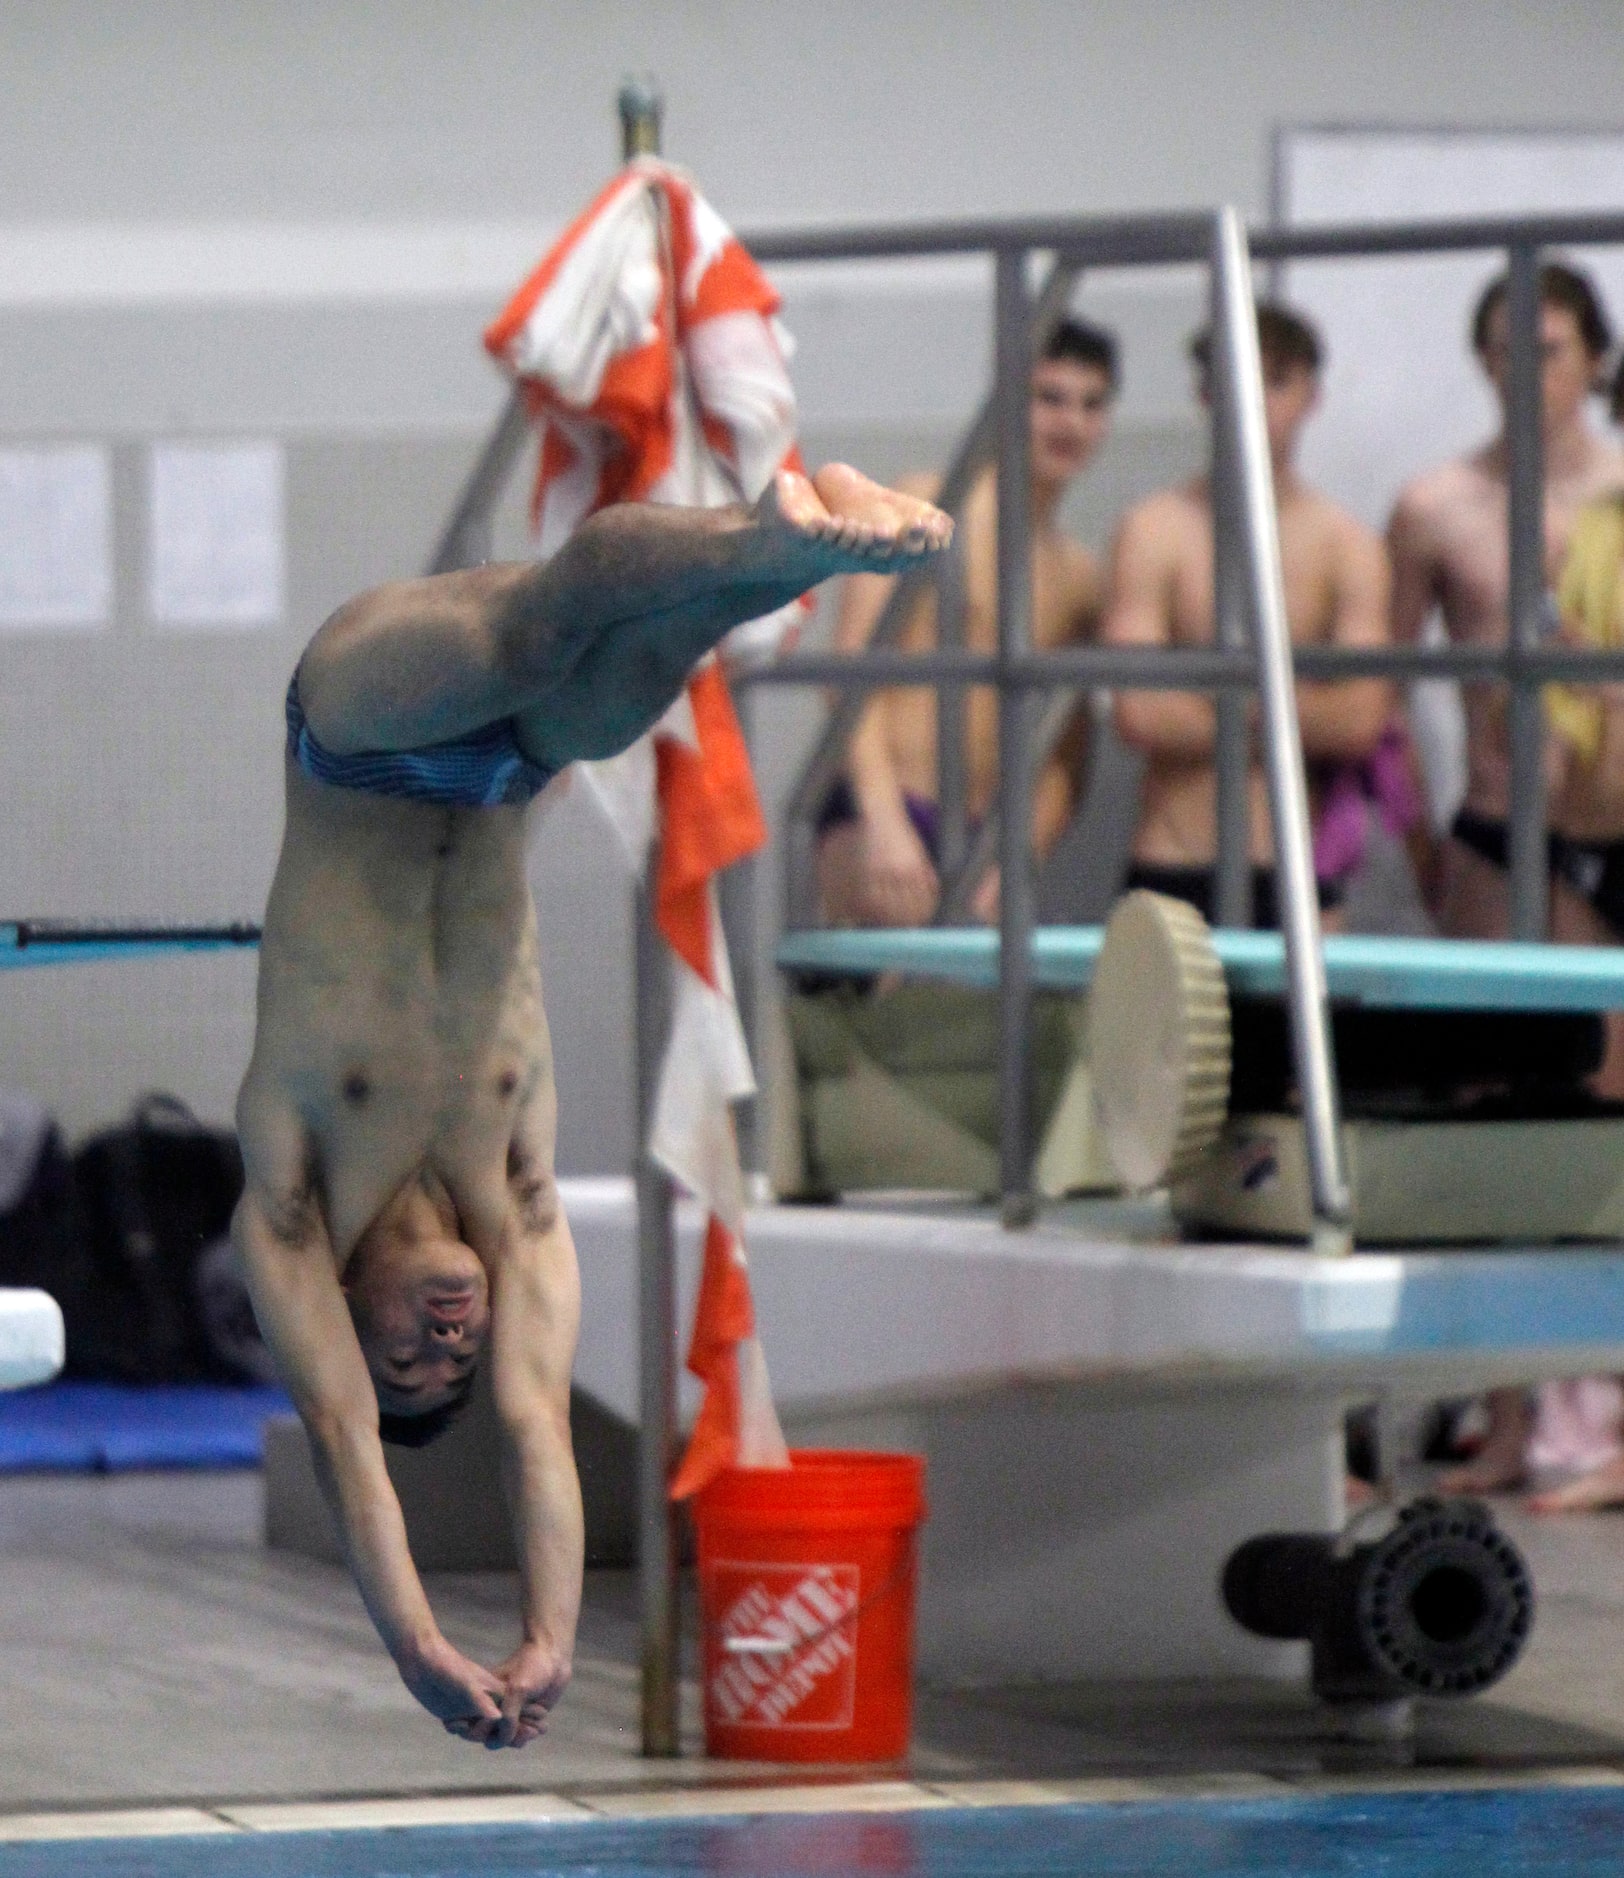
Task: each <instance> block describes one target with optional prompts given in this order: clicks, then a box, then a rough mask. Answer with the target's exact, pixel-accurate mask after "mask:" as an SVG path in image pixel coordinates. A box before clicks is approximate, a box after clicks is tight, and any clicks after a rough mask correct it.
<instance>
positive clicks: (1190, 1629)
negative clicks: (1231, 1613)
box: [562, 1180, 1624, 1679]
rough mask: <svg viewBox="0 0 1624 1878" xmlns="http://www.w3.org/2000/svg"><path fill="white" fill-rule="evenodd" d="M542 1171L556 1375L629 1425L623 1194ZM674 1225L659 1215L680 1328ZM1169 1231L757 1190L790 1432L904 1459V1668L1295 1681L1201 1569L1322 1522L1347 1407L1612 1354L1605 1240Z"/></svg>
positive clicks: (1548, 1370) (1618, 1297)
mask: <svg viewBox="0 0 1624 1878" xmlns="http://www.w3.org/2000/svg"><path fill="white" fill-rule="evenodd" d="M562 1188H563V1196H564V1203H565V1208H566V1211H567V1213H568V1216H569V1219H570V1222H571V1225H572V1227H573V1229H574V1233H575V1238H576V1242H577V1245H578V1246H579V1249H580V1258H581V1274H582V1287H583V1302H584V1311H583V1324H582V1335H581V1349H580V1356H579V1359H578V1362H577V1364H576V1372H575V1373H576V1380H577V1382H578V1383H579V1384H580V1385H581V1386H582V1387H583V1388H585V1389H587V1390H588V1391H589V1392H590V1393H592V1394H593V1395H594V1396H596V1397H597V1398H598V1399H599V1400H600V1401H602V1402H603V1403H604V1404H605V1405H606V1406H608V1407H610V1408H611V1409H613V1410H615V1411H616V1412H617V1413H619V1414H621V1415H623V1416H625V1417H626V1418H627V1419H628V1420H633V1421H635V1420H636V1417H637V1359H636V1341H637V1321H636V1259H637V1253H636V1214H635V1205H634V1201H633V1196H632V1189H631V1185H630V1183H629V1182H628V1181H625V1180H565V1181H564V1182H563V1183H562ZM698 1231H699V1221H698V1218H697V1216H695V1215H693V1214H692V1212H691V1210H690V1209H688V1208H686V1207H681V1208H679V1210H678V1247H679V1279H680V1283H679V1298H680V1315H679V1323H680V1324H681V1325H682V1326H683V1328H684V1332H685V1331H686V1326H687V1324H688V1322H689V1321H690V1318H691V1312H692V1304H693V1294H694V1287H695V1283H696V1279H697V1272H698V1263H699V1244H698ZM1171 1231H1172V1229H1171V1226H1170V1225H1169V1224H1168V1223H1167V1222H1166V1216H1165V1215H1163V1214H1161V1213H1160V1212H1159V1211H1158V1210H1157V1209H1156V1208H1155V1207H1154V1206H1152V1205H1144V1204H1139V1203H1131V1202H1099V1203H1081V1204H1078V1205H1076V1206H1067V1207H1062V1208H1057V1209H1056V1210H1055V1211H1054V1212H1053V1213H1051V1214H1049V1215H1046V1216H1045V1217H1044V1219H1043V1220H1042V1221H1041V1222H1040V1223H1039V1224H1038V1225H1037V1226H1035V1227H1033V1228H1032V1229H1030V1230H1028V1231H1024V1232H1007V1231H1005V1230H1003V1229H1002V1228H1001V1227H1000V1226H999V1225H998V1223H997V1221H996V1219H994V1218H993V1217H991V1216H990V1215H989V1214H988V1213H987V1212H985V1211H979V1210H974V1209H969V1208H964V1209H958V1210H953V1209H950V1208H944V1207H941V1206H932V1205H930V1204H929V1203H925V1202H921V1204H920V1206H919V1207H918V1208H917V1209H905V1208H903V1207H901V1206H897V1207H891V1206H889V1205H887V1206H883V1207H881V1206H868V1207H859V1206H839V1207H798V1206H761V1207H756V1208H754V1209H752V1211H751V1213H750V1215H749V1219H748V1224H747V1243H748V1251H749V1257H750V1272H751V1285H752V1289H753V1291H754V1294H755V1300H756V1312H757V1320H758V1324H759V1327H760V1333H761V1338H762V1343H763V1345H764V1347H765V1349H766V1352H767V1360H768V1365H769V1367H770V1369H771V1372H772V1378H773V1386H774V1393H775V1396H776V1399H777V1401H778V1403H779V1407H780V1410H781V1413H782V1414H783V1416H784V1420H785V1423H786V1432H787V1433H788V1434H789V1438H790V1440H791V1443H792V1444H796V1445H818V1444H822V1443H828V1444H832V1445H850V1446H869V1447H896V1448H904V1449H911V1450H913V1451H916V1452H921V1453H924V1454H925V1455H926V1456H927V1459H928V1462H929V1480H928V1492H929V1497H930V1504H931V1509H932V1511H931V1519H930V1522H929V1525H928V1527H927V1532H926V1541H925V1569H924V1576H923V1581H922V1591H921V1607H920V1626H921V1629H920V1657H921V1664H922V1667H923V1668H924V1670H925V1671H926V1672H927V1673H928V1674H932V1675H935V1676H939V1677H945V1678H948V1679H977V1678H981V1679H986V1678H997V1677H1020V1676H1037V1677H1043V1676H1054V1677H1063V1676H1115V1677H1126V1678H1132V1677H1143V1676H1198V1677H1199V1676H1217V1675H1230V1674H1265V1675H1268V1674H1274V1675H1281V1676H1289V1677H1300V1676H1302V1674H1303V1673H1304V1664H1305V1662H1306V1657H1305V1654H1304V1646H1300V1645H1296V1644H1276V1643H1270V1642H1266V1641H1264V1640H1261V1639H1259V1638H1256V1637H1252V1636H1249V1635H1247V1634H1245V1633H1243V1632H1242V1631H1241V1630H1239V1629H1238V1628H1237V1627H1236V1626H1235V1625H1234V1624H1233V1623H1232V1622H1231V1621H1230V1620H1229V1618H1228V1617H1227V1616H1226V1614H1225V1613H1224V1611H1223V1608H1222V1605H1221V1602H1220V1599H1219V1593H1218V1574H1219V1572H1220V1571H1221V1569H1222V1566H1223V1563H1224V1560H1225V1559H1226V1558H1227V1557H1228V1555H1229V1553H1230V1552H1231V1551H1232V1550H1233V1549H1234V1548H1235V1547H1236V1546H1237V1545H1239V1544H1240V1543H1241V1542H1242V1541H1243V1540H1245V1539H1248V1538H1251V1537H1253V1536H1254V1535H1255V1534H1257V1533H1259V1532H1265V1531H1282V1530H1301V1531H1331V1530H1333V1529H1335V1528H1337V1527H1339V1526H1340V1525H1341V1523H1342V1519H1343V1510H1342V1484H1343V1483H1342V1453H1341V1416H1342V1412H1343V1408H1344V1406H1345V1404H1346V1403H1347V1402H1348V1401H1350V1400H1353V1401H1358V1400H1366V1399H1369V1398H1370V1397H1372V1396H1375V1395H1377V1394H1379V1393H1381V1392H1383V1391H1385V1390H1397V1391H1400V1392H1402V1393H1404V1394H1407V1395H1413V1394H1426V1393H1430V1392H1432V1391H1439V1392H1450V1393H1453V1392H1459V1391H1463V1390H1469V1389H1474V1388H1478V1387H1482V1386H1484V1385H1487V1384H1490V1383H1494V1382H1510V1381H1519V1382H1521V1381H1532V1380H1535V1379H1538V1378H1540V1377H1547V1376H1561V1375H1574V1374H1582V1373H1586V1372H1590V1371H1596V1370H1603V1371H1606V1370H1624V1246H1604V1247H1597V1248H1589V1249H1577V1248H1556V1249H1543V1248H1527V1249H1505V1250H1495V1251H1469V1252H1448V1253H1432V1252H1425V1253H1378V1254H1362V1253H1356V1254H1354V1255H1353V1256H1351V1257H1347V1258H1336V1259H1333V1258H1325V1257H1321V1256H1316V1255H1314V1254H1312V1253H1309V1252H1306V1251H1297V1250H1293V1249H1290V1248H1282V1247H1274V1246H1258V1245H1229V1246H1217V1245H1215V1246H1194V1245H1181V1244H1178V1243H1176V1242H1172V1241H1171ZM1158 1232H1161V1233H1165V1234H1167V1235H1169V1238H1168V1239H1167V1240H1164V1241H1162V1242H1158V1239H1157V1234H1158ZM688 1406H689V1407H690V1408H691V1406H692V1400H691V1399H690V1401H689V1405H688Z"/></svg>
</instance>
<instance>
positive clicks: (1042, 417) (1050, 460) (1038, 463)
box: [1032, 359, 1111, 484]
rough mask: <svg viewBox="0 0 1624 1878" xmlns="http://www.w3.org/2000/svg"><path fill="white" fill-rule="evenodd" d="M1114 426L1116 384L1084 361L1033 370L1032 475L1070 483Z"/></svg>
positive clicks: (1043, 363) (1043, 362) (1049, 363)
mask: <svg viewBox="0 0 1624 1878" xmlns="http://www.w3.org/2000/svg"><path fill="white" fill-rule="evenodd" d="M1110 428H1111V383H1110V380H1109V379H1108V378H1107V377H1106V376H1105V374H1104V372H1102V371H1101V370H1100V368H1099V367H1098V366H1097V365H1084V364H1083V363H1082V361H1081V360H1080V359H1040V360H1039V361H1038V363H1037V364H1036V365H1035V366H1034V367H1033V369H1032V479H1033V481H1034V482H1038V483H1050V484H1056V483H1066V482H1069V481H1070V480H1071V478H1072V477H1073V476H1075V475H1076V474H1077V472H1078V471H1079V470H1081V469H1085V468H1086V467H1087V465H1088V463H1089V461H1090V460H1091V459H1092V457H1093V456H1094V453H1095V452H1096V451H1097V450H1098V449H1099V447H1100V445H1101V444H1102V443H1103V442H1104V441H1105V436H1106V432H1107V431H1109V429H1110Z"/></svg>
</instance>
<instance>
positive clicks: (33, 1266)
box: [0, 1089, 79, 1303]
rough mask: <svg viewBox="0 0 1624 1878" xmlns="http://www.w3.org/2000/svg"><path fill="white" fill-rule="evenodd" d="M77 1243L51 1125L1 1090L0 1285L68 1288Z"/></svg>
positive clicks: (64, 1161) (67, 1171)
mask: <svg viewBox="0 0 1624 1878" xmlns="http://www.w3.org/2000/svg"><path fill="white" fill-rule="evenodd" d="M78 1243H79V1242H78V1234H77V1232H76V1229H75V1223H74V1214H73V1171H72V1168H71V1167H70V1166H69V1163H68V1155H67V1150H66V1149H65V1148H64V1147H63V1145H62V1136H61V1134H60V1132H59V1131H58V1129H57V1126H56V1123H55V1122H54V1121H52V1119H51V1117H50V1116H49V1114H47V1113H46V1111H45V1109H44V1108H43V1107H41V1105H40V1104H39V1103H38V1102H36V1101H35V1100H34V1099H33V1098H32V1097H31V1096H26V1095H23V1094H22V1093H21V1092H20V1091H17V1090H11V1089H0V1285H33V1286H37V1287H38V1288H39V1289H40V1290H42V1291H49V1292H50V1293H51V1295H52V1296H53V1297H56V1296H57V1293H58V1290H59V1289H69V1290H71V1289H72V1288H73V1278H72V1267H73V1264H74V1261H75V1258H76V1256H77V1253H78ZM57 1301H58V1303H60V1302H61V1299H60V1298H58V1299H57Z"/></svg>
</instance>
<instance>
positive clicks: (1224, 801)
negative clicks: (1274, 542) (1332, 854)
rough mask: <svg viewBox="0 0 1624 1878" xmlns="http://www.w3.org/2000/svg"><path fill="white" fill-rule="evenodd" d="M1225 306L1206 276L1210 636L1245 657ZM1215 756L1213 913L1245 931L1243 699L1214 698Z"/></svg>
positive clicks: (1247, 863)
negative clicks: (1222, 339) (1223, 338)
mask: <svg viewBox="0 0 1624 1878" xmlns="http://www.w3.org/2000/svg"><path fill="white" fill-rule="evenodd" d="M1223 324H1224V301H1223V296H1222V294H1221V293H1220V292H1219V288H1218V273H1217V270H1216V269H1214V270H1213V277H1212V312H1211V322H1210V325H1209V327H1208V335H1209V342H1208V347H1207V396H1208V402H1209V405H1210V408H1211V416H1212V455H1211V463H1212V468H1211V480H1210V484H1209V486H1210V488H1211V491H1212V560H1213V565H1212V597H1213V619H1214V637H1215V638H1216V640H1217V642H1218V644H1219V645H1220V646H1222V647H1223V648H1224V650H1225V651H1228V652H1239V651H1244V650H1245V648H1246V645H1247V643H1248V638H1249V635H1248V633H1247V628H1246V542H1245V531H1246V518H1245V515H1244V514H1243V512H1242V508H1241V473H1240V465H1239V464H1238V463H1237V461H1236V460H1235V451H1234V448H1233V439H1234V437H1235V434H1236V417H1235V409H1236V399H1237V397H1238V396H1239V390H1238V387H1237V386H1236V384H1235V377H1234V373H1233V371H1232V370H1231V367H1230V359H1229V348H1228V347H1227V346H1225V345H1222V344H1220V342H1219V331H1220V328H1221V327H1222V326H1223ZM1213 704H1214V709H1215V711H1216V713H1217V745H1216V748H1215V751H1214V760H1215V769H1216V780H1217V794H1218V800H1217V812H1216V817H1215V820H1216V829H1215V837H1216V846H1217V854H1216V859H1217V870H1218V880H1217V887H1218V893H1217V906H1216V909H1215V910H1216V913H1217V916H1218V924H1219V925H1220V926H1250V925H1251V924H1252V800H1251V797H1252V751H1251V745H1252V738H1251V731H1250V728H1249V725H1248V717H1249V715H1250V713H1249V704H1250V700H1249V698H1248V697H1247V696H1246V695H1245V694H1244V693H1242V692H1238V691H1221V692H1219V694H1218V696H1217V697H1216V698H1215V699H1214V701H1213Z"/></svg>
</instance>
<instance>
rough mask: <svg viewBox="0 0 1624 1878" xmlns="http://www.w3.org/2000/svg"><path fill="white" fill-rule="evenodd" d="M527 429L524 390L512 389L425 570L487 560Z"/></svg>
mask: <svg viewBox="0 0 1624 1878" xmlns="http://www.w3.org/2000/svg"><path fill="white" fill-rule="evenodd" d="M529 431H530V419H529V413H528V412H527V411H526V410H525V408H524V397H523V394H522V393H521V392H519V391H517V390H515V391H512V392H510V393H509V394H508V401H507V403H506V404H505V405H504V406H503V407H502V415H501V416H500V417H499V418H498V419H497V420H496V428H495V430H493V431H492V432H491V435H490V440H489V442H488V443H487V444H486V445H485V448H484V449H483V450H482V451H481V452H480V455H479V461H478V462H477V463H476V464H475V465H474V467H473V471H472V473H471V474H470V475H469V478H468V481H467V482H466V483H465V484H464V485H463V491H462V494H461V495H460V496H459V497H458V499H457V506H456V508H455V509H453V510H452V513H451V520H450V521H449V522H447V523H446V525H445V532H444V533H443V534H442V535H441V536H440V540H439V545H438V546H437V547H436V548H435V550H434V555H433V558H432V559H431V560H430V562H429V565H428V572H429V573H431V574H454V573H456V572H457V570H458V569H459V568H464V567H478V566H480V565H481V564H482V563H483V562H485V561H488V560H489V559H490V558H491V521H492V517H493V516H494V515H495V513H496V505H497V503H498V502H500V501H501V499H502V491H503V490H504V489H505V488H506V487H507V479H508V477H509V476H511V475H512V474H513V465H514V464H515V463H516V462H517V461H518V459H519V452H520V451H521V450H522V449H523V448H524V441H525V438H526V437H527V436H528V434H529Z"/></svg>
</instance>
